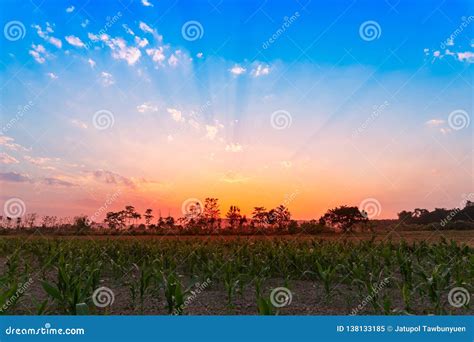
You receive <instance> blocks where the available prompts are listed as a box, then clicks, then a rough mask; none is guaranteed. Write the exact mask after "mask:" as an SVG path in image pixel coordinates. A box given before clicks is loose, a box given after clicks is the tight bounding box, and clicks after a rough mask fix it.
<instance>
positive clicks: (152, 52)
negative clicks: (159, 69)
mask: <svg viewBox="0 0 474 342" xmlns="http://www.w3.org/2000/svg"><path fill="white" fill-rule="evenodd" d="M146 53H147V55H148V56H151V58H152V60H153V62H156V63H160V64H161V63H162V62H163V61H164V60H165V58H166V57H165V53H164V51H163V47H162V46H160V47H159V48H157V49H147V50H146Z"/></svg>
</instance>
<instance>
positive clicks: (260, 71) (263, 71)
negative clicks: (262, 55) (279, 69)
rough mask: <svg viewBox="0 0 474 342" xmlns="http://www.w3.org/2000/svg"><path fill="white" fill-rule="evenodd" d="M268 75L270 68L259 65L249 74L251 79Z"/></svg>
mask: <svg viewBox="0 0 474 342" xmlns="http://www.w3.org/2000/svg"><path fill="white" fill-rule="evenodd" d="M269 73H270V67H269V66H268V65H264V64H259V65H257V67H256V68H254V69H253V70H252V72H251V74H252V76H253V77H260V76H264V75H268V74H269Z"/></svg>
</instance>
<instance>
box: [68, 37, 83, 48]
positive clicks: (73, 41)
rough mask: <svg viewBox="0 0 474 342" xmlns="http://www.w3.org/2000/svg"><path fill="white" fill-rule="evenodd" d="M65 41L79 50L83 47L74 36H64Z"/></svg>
mask: <svg viewBox="0 0 474 342" xmlns="http://www.w3.org/2000/svg"><path fill="white" fill-rule="evenodd" d="M65 38H66V41H67V42H68V43H69V44H71V45H72V46H76V47H79V48H83V47H85V45H84V43H83V42H82V40H80V39H79V38H78V37H76V36H66V37H65Z"/></svg>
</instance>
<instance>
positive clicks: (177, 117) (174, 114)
mask: <svg viewBox="0 0 474 342" xmlns="http://www.w3.org/2000/svg"><path fill="white" fill-rule="evenodd" d="M166 110H167V112H168V113H170V114H171V118H172V119H173V120H174V121H176V122H184V118H183V115H182V113H181V111H180V110H177V109H175V108H167V109H166Z"/></svg>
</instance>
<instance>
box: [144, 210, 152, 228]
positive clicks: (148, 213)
mask: <svg viewBox="0 0 474 342" xmlns="http://www.w3.org/2000/svg"><path fill="white" fill-rule="evenodd" d="M143 216H144V217H145V224H146V225H147V226H149V225H150V223H151V220H153V217H154V216H153V210H152V209H147V210H145V215H143Z"/></svg>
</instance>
